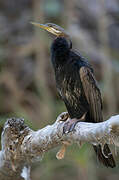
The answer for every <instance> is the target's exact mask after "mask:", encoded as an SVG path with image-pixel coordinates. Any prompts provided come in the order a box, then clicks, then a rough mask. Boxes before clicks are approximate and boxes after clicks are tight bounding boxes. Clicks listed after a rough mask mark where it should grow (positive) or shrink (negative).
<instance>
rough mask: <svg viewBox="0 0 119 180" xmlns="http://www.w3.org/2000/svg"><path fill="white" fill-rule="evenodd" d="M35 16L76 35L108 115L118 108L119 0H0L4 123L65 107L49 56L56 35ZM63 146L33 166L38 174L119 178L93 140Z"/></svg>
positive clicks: (42, 117) (32, 119)
mask: <svg viewBox="0 0 119 180" xmlns="http://www.w3.org/2000/svg"><path fill="white" fill-rule="evenodd" d="M30 21H36V22H40V23H46V22H52V23H56V24H58V25H61V26H62V27H64V28H65V29H66V30H67V31H68V32H69V33H70V35H71V39H72V41H73V47H74V48H75V49H77V50H79V51H80V53H81V54H82V55H83V56H84V57H86V58H87V59H88V60H89V62H90V63H91V64H92V66H93V68H94V70H95V76H96V79H97V80H98V84H99V87H100V89H101V92H102V98H103V107H104V110H103V114H104V119H107V118H109V117H110V116H111V115H115V114H118V113H119V95H118V94H119V0H74V1H73V0H72V1H71V0H65V1H63V0H0V126H1V131H2V126H3V124H4V122H5V120H6V118H8V117H12V116H17V117H24V118H25V121H26V123H27V124H28V125H29V126H30V127H31V128H33V129H35V130H36V129H39V128H42V127H44V126H46V125H47V124H51V123H53V122H54V121H55V119H56V117H57V116H58V115H59V114H60V113H61V112H63V111H66V109H65V106H64V104H63V102H62V101H61V100H60V99H59V96H58V94H57V91H56V86H55V81H54V73H53V69H52V66H51V62H50V44H51V41H52V40H53V37H52V36H51V35H50V34H48V33H47V32H44V31H43V30H40V29H38V28H34V27H33V26H32V25H31V24H30ZM58 149H59V148H57V149H54V150H52V151H50V152H48V153H47V154H46V155H45V157H44V159H43V160H42V162H41V163H37V164H34V165H33V167H32V169H33V170H32V179H33V180H39V179H40V180H47V179H48V180H55V179H57V180H60V179H62V180H63V179H68V180H72V179H74V180H86V179H88V180H112V179H113V180H117V179H119V170H118V167H119V161H118V159H119V158H118V155H117V156H116V155H115V150H114V148H113V152H114V156H115V158H116V161H117V168H115V169H110V168H108V169H107V168H105V167H103V166H101V165H100V164H99V162H98V160H97V158H96V156H95V154H94V152H93V149H92V147H91V146H90V145H88V144H85V145H83V147H82V148H80V147H79V146H78V145H72V146H71V147H69V148H68V150H67V153H66V156H65V158H64V160H60V161H58V160H57V159H56V157H55V156H56V152H57V151H58Z"/></svg>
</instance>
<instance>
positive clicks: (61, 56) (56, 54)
mask: <svg viewBox="0 0 119 180" xmlns="http://www.w3.org/2000/svg"><path fill="white" fill-rule="evenodd" d="M71 44H72V43H71V41H70V43H69V42H68V41H67V39H66V38H65V37H57V38H56V39H55V40H54V41H53V43H52V45H51V60H52V63H53V66H60V65H63V64H64V63H65V62H66V61H67V60H68V56H69V51H70V48H71V47H72V46H71Z"/></svg>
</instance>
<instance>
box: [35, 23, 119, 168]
mask: <svg viewBox="0 0 119 180" xmlns="http://www.w3.org/2000/svg"><path fill="white" fill-rule="evenodd" d="M32 24H33V25H36V26H38V27H40V28H42V29H45V30H46V31H48V32H50V33H52V34H54V35H55V36H56V38H55V39H54V41H53V43H52V45H51V61H52V64H53V68H54V72H55V79H56V86H57V90H58V92H59V94H60V97H61V99H62V100H63V101H64V103H65V105H66V108H67V111H68V113H69V116H70V118H71V119H70V120H68V121H66V123H65V125H64V133H69V132H71V131H73V130H74V128H75V125H76V123H77V122H78V119H81V117H82V116H83V115H84V114H85V121H86V122H93V123H97V122H102V121H103V115H102V99H101V93H100V90H99V88H98V86H97V82H96V80H95V77H94V73H93V69H92V67H91V65H90V64H89V63H88V61H87V60H86V59H84V58H83V57H82V56H81V55H80V53H78V52H76V51H75V50H73V49H72V42H71V40H70V37H69V35H68V34H67V32H66V31H65V30H64V29H63V28H61V27H60V26H58V25H56V24H52V23H47V24H39V23H35V22H33V23H32ZM93 147H94V150H95V152H96V154H97V157H98V159H99V161H100V162H102V163H103V164H104V165H105V166H106V167H112V168H113V167H115V166H116V165H115V161H114V159H113V156H112V153H111V151H110V149H109V147H108V145H107V144H105V145H104V148H103V152H102V149H101V146H100V145H97V146H93Z"/></svg>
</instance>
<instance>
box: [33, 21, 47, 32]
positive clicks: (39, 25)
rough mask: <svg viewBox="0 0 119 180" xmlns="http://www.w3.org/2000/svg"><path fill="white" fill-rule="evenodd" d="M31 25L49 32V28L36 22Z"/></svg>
mask: <svg viewBox="0 0 119 180" xmlns="http://www.w3.org/2000/svg"><path fill="white" fill-rule="evenodd" d="M30 23H31V24H33V25H34V26H37V27H40V28H42V29H45V30H47V31H48V30H49V27H48V26H47V25H45V24H40V23H36V22H30Z"/></svg>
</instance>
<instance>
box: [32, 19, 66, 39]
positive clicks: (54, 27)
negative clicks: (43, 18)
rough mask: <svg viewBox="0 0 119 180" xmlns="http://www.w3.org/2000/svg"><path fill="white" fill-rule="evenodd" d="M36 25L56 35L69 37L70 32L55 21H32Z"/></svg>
mask: <svg viewBox="0 0 119 180" xmlns="http://www.w3.org/2000/svg"><path fill="white" fill-rule="evenodd" d="M31 24H33V25H34V26H37V27H40V28H42V29H45V30H46V31H48V32H50V33H52V34H54V35H55V36H56V37H69V34H68V33H67V32H66V31H65V30H64V29H63V28H61V27H60V26H58V25H56V24H53V23H46V24H40V23H36V22H31Z"/></svg>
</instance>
